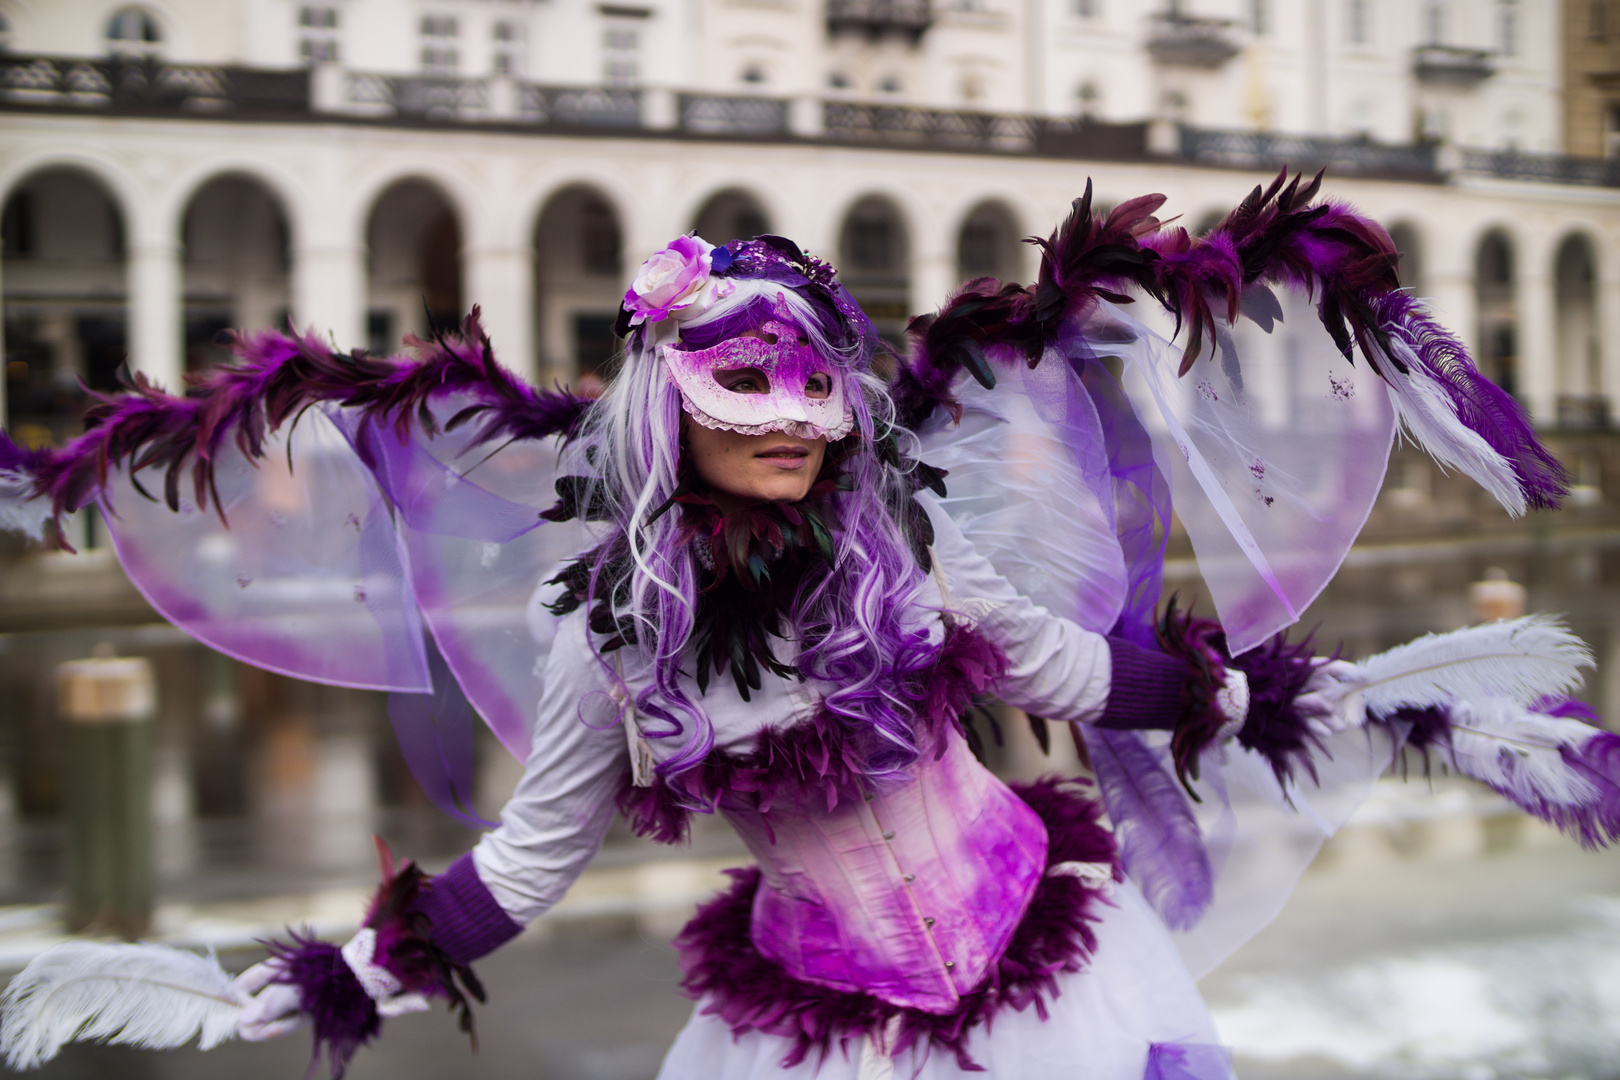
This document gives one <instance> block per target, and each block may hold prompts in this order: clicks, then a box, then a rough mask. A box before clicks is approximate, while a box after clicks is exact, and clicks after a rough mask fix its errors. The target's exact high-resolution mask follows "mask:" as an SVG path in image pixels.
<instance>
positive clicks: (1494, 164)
mask: <svg viewBox="0 0 1620 1080" xmlns="http://www.w3.org/2000/svg"><path fill="white" fill-rule="evenodd" d="M1463 169H1464V171H1466V172H1471V173H1477V174H1479V175H1481V176H1494V177H1496V178H1497V179H1500V180H1534V181H1540V182H1542V183H1547V184H1582V185H1586V186H1589V187H1620V159H1616V158H1590V157H1574V156H1572V155H1569V154H1525V153H1521V152H1520V151H1518V150H1464V151H1463Z"/></svg>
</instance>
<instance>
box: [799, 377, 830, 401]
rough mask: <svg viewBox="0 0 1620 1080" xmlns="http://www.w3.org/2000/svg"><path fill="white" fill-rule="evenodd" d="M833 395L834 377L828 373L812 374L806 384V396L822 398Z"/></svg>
mask: <svg viewBox="0 0 1620 1080" xmlns="http://www.w3.org/2000/svg"><path fill="white" fill-rule="evenodd" d="M831 395H832V379H830V378H828V377H827V376H826V375H821V374H816V375H812V376H810V378H809V379H807V380H806V381H805V384H804V396H805V397H809V398H816V399H818V400H819V399H821V398H825V397H830V396H831Z"/></svg>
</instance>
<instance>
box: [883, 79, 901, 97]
mask: <svg viewBox="0 0 1620 1080" xmlns="http://www.w3.org/2000/svg"><path fill="white" fill-rule="evenodd" d="M878 89H879V90H881V91H883V92H884V93H885V94H898V93H899V92H900V76H898V75H885V76H883V78H882V79H879V80H878Z"/></svg>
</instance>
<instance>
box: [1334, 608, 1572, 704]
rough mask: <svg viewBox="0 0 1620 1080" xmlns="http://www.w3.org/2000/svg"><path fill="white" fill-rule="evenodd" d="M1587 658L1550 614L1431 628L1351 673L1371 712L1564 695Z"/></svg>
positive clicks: (1527, 700)
mask: <svg viewBox="0 0 1620 1080" xmlns="http://www.w3.org/2000/svg"><path fill="white" fill-rule="evenodd" d="M1591 666H1592V653H1591V650H1590V649H1588V648H1587V647H1586V643H1585V642H1583V641H1582V640H1581V639H1580V638H1578V637H1576V636H1575V635H1574V634H1572V633H1570V632H1569V631H1568V630H1566V629H1564V627H1563V626H1562V625H1560V624H1559V622H1558V620H1557V619H1555V618H1553V617H1552V616H1550V615H1526V616H1524V617H1523V618H1520V619H1507V620H1503V621H1501V622H1494V623H1486V624H1485V625H1484V626H1471V627H1468V628H1467V629H1464V630H1453V631H1452V632H1450V633H1449V634H1429V635H1426V636H1424V637H1420V638H1418V639H1417V640H1416V641H1412V642H1408V643H1407V644H1405V645H1401V646H1397V647H1396V648H1393V649H1390V650H1389V651H1388V652H1382V653H1379V654H1378V655H1377V656H1372V657H1368V658H1367V659H1366V660H1363V661H1361V662H1360V663H1358V664H1357V665H1356V668H1357V669H1358V677H1357V678H1355V679H1352V680H1347V681H1350V682H1352V683H1353V684H1354V690H1355V692H1356V693H1358V694H1359V695H1360V697H1361V700H1362V704H1363V705H1365V707H1366V709H1367V712H1368V713H1370V714H1372V715H1375V716H1376V715H1387V714H1388V713H1391V712H1394V711H1395V710H1396V709H1398V708H1401V707H1403V706H1410V707H1412V708H1419V709H1421V708H1426V707H1428V706H1430V705H1451V704H1452V703H1455V702H1463V703H1467V704H1472V705H1480V704H1482V703H1484V702H1487V701H1491V700H1496V699H1502V700H1506V701H1509V702H1514V703H1516V704H1519V705H1530V704H1532V703H1533V702H1535V701H1536V700H1538V699H1540V698H1543V697H1553V696H1559V695H1568V694H1569V693H1571V692H1573V691H1574V690H1575V689H1577V688H1578V687H1579V686H1580V685H1581V674H1580V670H1579V669H1581V668H1583V667H1591Z"/></svg>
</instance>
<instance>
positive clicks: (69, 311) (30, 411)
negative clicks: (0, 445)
mask: <svg viewBox="0 0 1620 1080" xmlns="http://www.w3.org/2000/svg"><path fill="white" fill-rule="evenodd" d="M130 224H131V223H130V222H129V219H128V213H127V210H126V207H125V204H124V202H123V201H122V200H121V199H119V197H118V195H117V193H116V189H115V187H114V185H112V184H110V183H108V182H107V181H106V179H105V178H104V177H102V176H101V175H99V174H98V173H96V172H94V171H92V170H90V169H87V168H83V167H81V166H79V165H77V164H68V163H42V164H40V165H39V166H38V167H36V168H34V169H32V170H30V171H29V172H27V173H25V174H23V175H22V176H20V177H19V178H17V179H16V180H15V181H14V182H13V183H12V184H11V185H10V186H9V188H8V189H7V192H6V198H5V201H4V204H3V207H0V239H3V244H4V252H3V260H4V266H3V269H0V282H3V287H4V317H5V327H6V335H5V349H6V356H5V361H6V362H5V378H6V406H7V408H6V411H7V414H8V415H7V417H5V420H6V427H7V428H8V430H12V431H13V432H15V434H16V436H17V437H18V439H19V440H20V441H21V442H23V443H25V444H26V443H45V442H51V443H56V444H58V445H60V444H61V443H62V442H64V441H66V440H67V439H68V438H70V437H72V436H73V435H75V434H77V433H78V431H79V430H80V415H81V413H82V411H83V396H82V394H81V393H80V392H79V390H78V383H79V380H81V379H82V380H83V381H84V382H85V383H86V384H88V385H89V386H90V387H92V388H93V389H97V390H111V389H114V388H115V387H116V386H117V371H118V368H119V366H120V365H121V364H123V363H124V362H125V361H126V360H127V358H128V356H129V308H128V262H129V259H128V247H129V232H130Z"/></svg>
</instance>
